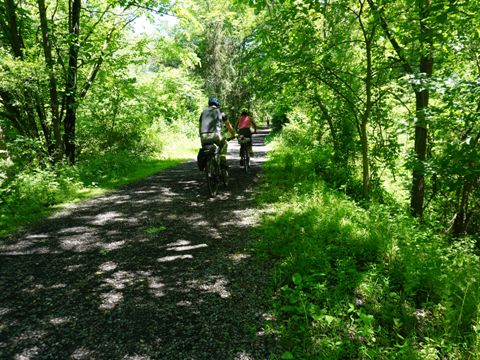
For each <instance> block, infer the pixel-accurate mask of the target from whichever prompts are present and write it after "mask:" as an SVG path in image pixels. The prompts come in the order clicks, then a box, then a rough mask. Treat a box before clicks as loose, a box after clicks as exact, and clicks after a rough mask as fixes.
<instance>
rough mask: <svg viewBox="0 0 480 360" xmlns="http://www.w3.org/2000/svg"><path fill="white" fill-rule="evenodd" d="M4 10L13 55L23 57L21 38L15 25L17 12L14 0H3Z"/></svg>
mask: <svg viewBox="0 0 480 360" xmlns="http://www.w3.org/2000/svg"><path fill="white" fill-rule="evenodd" d="M5 10H6V15H7V20H8V39H9V40H10V44H11V46H12V50H13V55H15V57H18V58H20V59H22V58H23V48H24V46H23V39H22V37H21V36H20V33H19V31H18V25H17V13H16V5H15V1H14V0H5Z"/></svg>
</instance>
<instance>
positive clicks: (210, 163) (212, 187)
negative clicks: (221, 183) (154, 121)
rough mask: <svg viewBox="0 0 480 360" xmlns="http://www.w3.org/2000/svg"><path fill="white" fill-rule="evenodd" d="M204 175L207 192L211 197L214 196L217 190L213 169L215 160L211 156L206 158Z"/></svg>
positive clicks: (215, 174)
mask: <svg viewBox="0 0 480 360" xmlns="http://www.w3.org/2000/svg"><path fill="white" fill-rule="evenodd" d="M205 175H206V177H207V187H208V193H209V194H210V196H211V197H214V196H215V195H217V191H218V177H217V172H216V169H215V160H214V159H213V158H210V159H208V160H207V166H206V167H205Z"/></svg>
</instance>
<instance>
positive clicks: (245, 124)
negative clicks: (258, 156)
mask: <svg viewBox="0 0 480 360" xmlns="http://www.w3.org/2000/svg"><path fill="white" fill-rule="evenodd" d="M251 127H253V129H254V133H256V132H257V124H256V123H255V121H253V119H252V117H251V116H250V114H249V113H248V111H247V110H246V109H243V110H242V114H241V115H240V117H239V118H238V120H237V125H236V128H237V129H238V133H239V134H240V135H243V136H245V137H246V138H249V139H250V142H249V143H248V152H249V153H250V156H253V150H252V131H251V130H250V128H251Z"/></svg>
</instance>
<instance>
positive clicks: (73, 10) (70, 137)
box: [64, 0, 81, 165]
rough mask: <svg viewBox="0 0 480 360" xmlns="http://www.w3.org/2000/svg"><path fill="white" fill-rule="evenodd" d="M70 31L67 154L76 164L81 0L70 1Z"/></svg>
mask: <svg viewBox="0 0 480 360" xmlns="http://www.w3.org/2000/svg"><path fill="white" fill-rule="evenodd" d="M69 10H70V14H69V15H70V18H69V20H70V21H69V32H70V35H71V40H70V46H69V50H68V69H67V82H66V86H65V88H66V89H65V90H66V114H65V120H64V130H65V155H66V156H67V159H68V161H69V163H70V164H72V165H73V164H75V123H76V119H77V63H78V48H79V44H78V41H79V36H78V35H79V33H80V10H81V0H73V1H72V2H69Z"/></svg>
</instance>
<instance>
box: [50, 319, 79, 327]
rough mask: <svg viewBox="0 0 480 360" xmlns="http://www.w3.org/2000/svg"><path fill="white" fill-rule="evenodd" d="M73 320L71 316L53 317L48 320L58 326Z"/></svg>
mask: <svg viewBox="0 0 480 360" xmlns="http://www.w3.org/2000/svg"><path fill="white" fill-rule="evenodd" d="M74 320H75V319H74V318H71V317H55V318H53V319H50V320H49V322H50V324H52V325H56V326H60V325H64V324H68V323H70V322H72V321H74Z"/></svg>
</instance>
